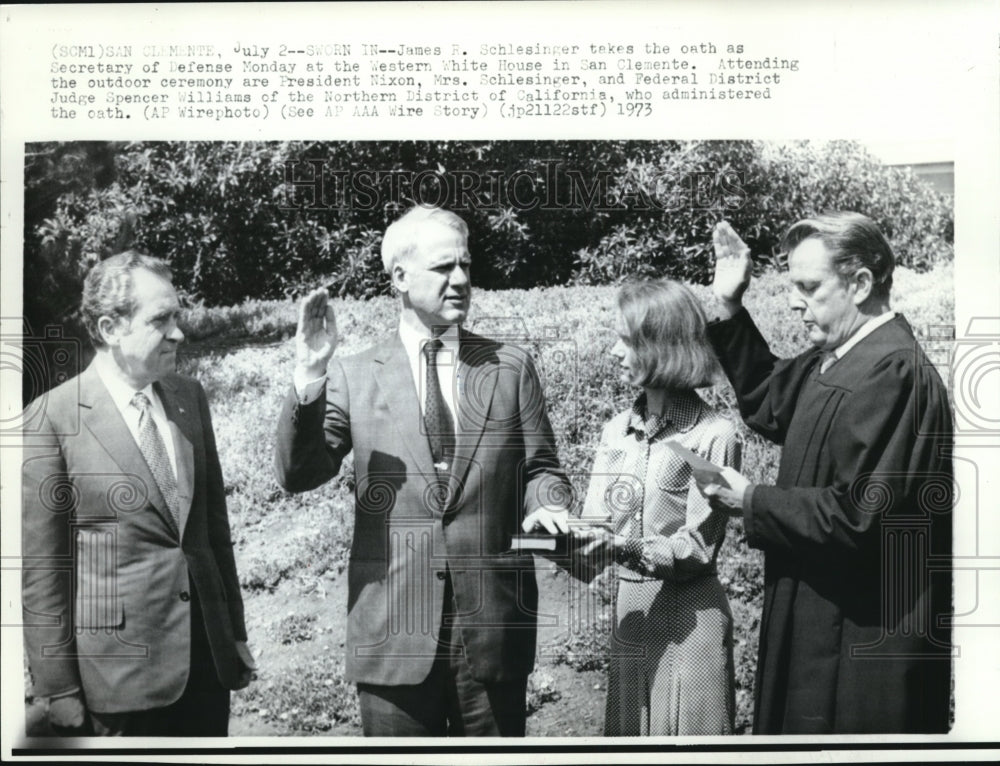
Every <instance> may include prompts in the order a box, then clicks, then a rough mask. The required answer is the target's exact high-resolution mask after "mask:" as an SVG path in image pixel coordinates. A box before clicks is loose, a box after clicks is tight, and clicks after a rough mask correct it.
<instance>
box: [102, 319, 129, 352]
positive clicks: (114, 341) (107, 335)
mask: <svg viewBox="0 0 1000 766" xmlns="http://www.w3.org/2000/svg"><path fill="white" fill-rule="evenodd" d="M125 324H126V322H125V320H124V319H122V318H121V317H109V316H102V317H101V318H100V319H98V320H97V331H98V332H99V333H100V334H101V338H102V339H103V340H104V343H105V345H107V346H111V347H115V346H117V345H118V344H119V343H120V337H121V334H122V331H123V330H124V329H125Z"/></svg>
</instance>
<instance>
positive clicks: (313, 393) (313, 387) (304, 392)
mask: <svg viewBox="0 0 1000 766" xmlns="http://www.w3.org/2000/svg"><path fill="white" fill-rule="evenodd" d="M303 378H304V376H303V375H302V374H301V373H300V372H299V371H298V370H296V371H295V375H294V382H295V396H296V397H297V398H298V400H299V404H302V405H305V404H312V403H313V402H315V401H316V400H317V399H319V395H320V394H321V393H322V392H323V385H324V384H325V383H326V376H325V375H323V376H321V377H318V378H313V379H312V380H304V379H303Z"/></svg>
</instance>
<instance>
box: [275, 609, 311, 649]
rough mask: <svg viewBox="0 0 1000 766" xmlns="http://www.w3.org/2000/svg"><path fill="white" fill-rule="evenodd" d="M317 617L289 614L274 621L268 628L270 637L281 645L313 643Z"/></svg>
mask: <svg viewBox="0 0 1000 766" xmlns="http://www.w3.org/2000/svg"><path fill="white" fill-rule="evenodd" d="M315 622H316V615H314V614H296V613H295V612H289V613H288V614H286V615H285V616H284V617H281V618H280V619H277V620H274V621H273V622H271V624H270V625H269V626H268V631H267V632H268V635H269V636H270V637H271V638H273V639H274V640H275V641H277V642H279V643H281V644H300V643H302V642H303V641H312V639H313V637H314V627H313V626H314V624H315Z"/></svg>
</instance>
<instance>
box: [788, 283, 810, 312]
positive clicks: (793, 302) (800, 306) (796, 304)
mask: <svg viewBox="0 0 1000 766" xmlns="http://www.w3.org/2000/svg"><path fill="white" fill-rule="evenodd" d="M788 307H789V308H790V309H791V310H792V311H805V310H806V304H805V301H803V300H802V295H801V294H800V293H799V291H798V290H796V289H795V288H792V291H791V292H790V293H789V294H788Z"/></svg>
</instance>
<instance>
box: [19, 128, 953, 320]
mask: <svg viewBox="0 0 1000 766" xmlns="http://www.w3.org/2000/svg"><path fill="white" fill-rule="evenodd" d="M366 178H367V179H368V187H367V188H362V186H363V183H362V181H360V180H359V179H366ZM421 178H423V179H425V180H426V181H428V182H427V183H420V182H419V179H421ZM316 179H319V180H318V181H317V180H316ZM463 179H464V180H463ZM466 182H468V183H471V184H472V185H473V186H474V187H475V188H474V191H472V192H470V193H469V194H465V193H463V192H461V190H460V187H461V184H463V183H466ZM435 190H437V191H443V192H446V193H445V194H444V195H443V196H442V195H440V194H435V193H434V191H435ZM416 201H422V202H427V203H430V202H440V203H442V204H444V205H446V206H448V207H451V208H453V209H456V210H457V211H458V212H460V213H461V214H462V215H463V216H464V217H465V219H466V221H467V223H468V224H469V229H470V244H471V249H472V251H473V253H474V256H475V280H476V283H477V285H479V286H480V287H484V288H490V289H504V288H512V287H513V288H530V287H534V286H541V285H553V284H564V283H565V282H566V281H567V280H570V279H572V280H574V281H576V282H578V283H582V284H605V283H608V282H617V281H621V280H622V279H624V278H627V277H630V276H649V275H662V274H669V275H671V276H673V277H675V278H678V279H685V280H689V281H694V282H704V281H705V280H706V277H707V275H708V273H709V271H710V269H711V263H712V256H711V252H710V250H711V238H710V233H711V228H712V226H713V225H714V223H715V222H716V221H717V220H719V219H720V218H721V217H728V218H730V219H731V220H732V221H733V223H734V225H735V226H736V228H737V230H738V231H740V232H741V233H743V234H744V235H745V237H746V238H747V241H748V242H749V243H750V244H751V246H752V247H753V250H754V253H755V254H757V255H758V256H760V257H761V258H762V263H763V264H766V263H768V262H769V260H770V259H771V258H772V256H773V254H774V249H775V247H776V245H777V242H778V238H779V237H780V235H781V232H782V231H783V230H784V229H785V228H786V227H787V226H788V224H790V223H791V222H793V221H794V220H796V219H797V218H800V217H802V216H804V215H806V214H808V213H812V212H817V211H822V210H827V209H854V210H859V211H861V212H866V213H868V214H869V215H871V216H872V217H873V218H874V219H875V220H876V222H878V223H879V224H880V225H881V226H882V227H883V228H884V229H885V231H886V232H887V233H888V234H889V236H890V239H891V240H892V243H893V245H894V246H895V247H896V249H897V251H898V256H899V258H900V263H901V264H903V265H907V266H910V267H912V268H915V269H926V268H929V267H931V266H933V265H934V264H937V263H940V262H942V261H943V260H947V259H949V258H950V257H951V243H952V238H953V228H954V223H953V216H952V211H951V205H950V201H948V200H946V199H945V198H943V197H942V196H941V195H938V194H937V193H935V192H934V191H933V190H931V189H930V188H929V187H927V186H926V185H925V184H923V183H922V182H920V181H919V180H918V179H916V178H915V177H914V176H913V174H912V173H911V172H909V171H904V170H898V169H892V168H885V167H883V166H882V165H881V164H880V163H879V162H877V161H876V160H875V159H873V158H872V157H871V156H870V155H868V154H867V153H866V152H865V151H864V150H863V149H862V148H861V147H860V146H859V145H857V144H853V143H850V142H843V141H840V142H832V143H829V144H817V145H814V144H810V143H807V142H800V143H797V144H785V145H777V144H769V143H764V142H748V141H726V142H717V141H716V142H712V141H700V142H676V141H662V142H650V141H587V142H581V141H518V142H510V141H482V142H468V141H462V142H395V143H391V142H204V141H202V142H198V141H194V142H134V143H114V142H110V143H109V142H98V143H79V142H77V143H44V144H32V145H29V147H28V150H27V152H26V164H25V230H24V235H25V264H26V267H27V269H26V271H28V272H30V273H34V274H36V275H38V276H39V277H40V282H41V284H40V285H39V286H38V287H37V288H36V289H35V290H33V291H31V294H29V295H28V296H27V304H28V305H27V306H26V309H27V316H28V318H29V320H30V321H31V322H32V323H33V324H34V325H38V326H42V325H44V324H45V323H46V322H50V321H59V322H65V321H67V320H68V318H69V317H70V316H71V315H72V312H73V311H74V310H75V305H74V303H75V299H71V300H69V301H68V302H67V296H74V297H75V296H76V295H78V294H79V286H80V282H81V279H82V276H83V274H84V273H85V272H86V270H87V269H88V268H89V267H90V266H91V265H92V264H93V263H94V262H96V261H97V260H99V259H100V258H103V257H105V256H107V255H109V254H111V253H113V252H116V251H119V250H122V249H124V248H126V247H135V248H138V249H143V250H146V251H148V252H150V253H151V254H153V255H157V256H159V257H161V258H164V259H165V260H167V261H168V262H169V263H170V264H171V266H172V267H173V269H174V272H175V281H176V284H177V286H178V287H179V289H180V290H181V291H182V292H183V293H184V294H185V295H186V296H187V298H188V299H189V300H190V301H191V302H192V304H193V305H195V306H197V307H214V306H219V305H230V306H231V305H236V304H239V303H241V302H243V301H246V300H248V299H259V300H268V299H271V300H273V299H280V298H285V297H288V296H294V295H300V294H302V293H303V292H304V291H305V290H306V289H308V288H310V287H312V286H314V285H317V284H325V285H327V286H328V287H329V288H330V290H331V292H332V293H333V294H334V295H337V296H340V297H348V296H352V297H360V298H369V297H373V296H376V295H386V294H388V293H389V290H390V285H389V281H388V278H387V277H386V275H385V274H384V273H383V271H382V263H381V258H380V254H379V249H380V246H381V238H382V233H383V231H384V230H385V227H386V225H387V223H388V222H389V221H391V220H393V219H394V218H396V217H397V216H398V215H399V213H400V211H401V210H402V209H404V208H406V207H409V206H411V205H412V204H414V202H416Z"/></svg>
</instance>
